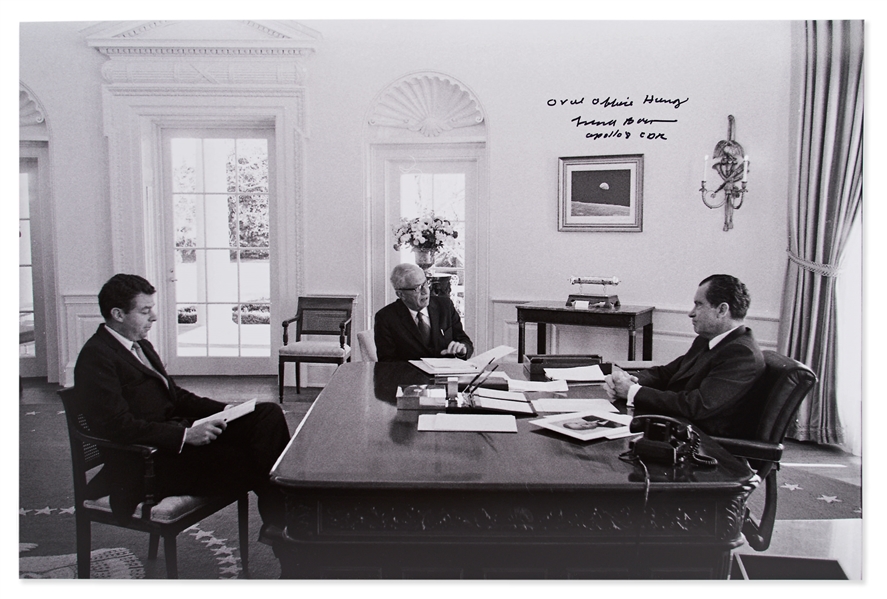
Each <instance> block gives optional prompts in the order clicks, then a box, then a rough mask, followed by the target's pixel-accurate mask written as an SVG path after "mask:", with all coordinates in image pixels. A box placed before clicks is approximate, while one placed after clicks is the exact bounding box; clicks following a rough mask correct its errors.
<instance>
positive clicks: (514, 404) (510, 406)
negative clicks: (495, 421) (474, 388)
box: [474, 396, 534, 414]
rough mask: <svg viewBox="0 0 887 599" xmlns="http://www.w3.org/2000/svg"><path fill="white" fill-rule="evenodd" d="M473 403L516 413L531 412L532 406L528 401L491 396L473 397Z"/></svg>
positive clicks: (481, 406)
mask: <svg viewBox="0 0 887 599" xmlns="http://www.w3.org/2000/svg"><path fill="white" fill-rule="evenodd" d="M474 403H475V405H476V406H477V407H479V408H487V409H490V410H502V411H503V412H514V413H518V414H533V413H534V412H533V408H532V406H530V402H528V401H526V400H524V401H509V400H507V399H493V398H492V397H477V396H475V398H474Z"/></svg>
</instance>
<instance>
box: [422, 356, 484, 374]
mask: <svg viewBox="0 0 887 599" xmlns="http://www.w3.org/2000/svg"><path fill="white" fill-rule="evenodd" d="M422 361H423V362H424V363H425V364H426V365H428V366H431V367H432V368H434V369H435V370H458V371H460V372H465V371H466V370H468V369H474V370H476V369H477V367H476V365H474V364H472V363H471V362H467V361H466V360H460V359H459V358H422Z"/></svg>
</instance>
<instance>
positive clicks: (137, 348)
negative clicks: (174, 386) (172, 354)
mask: <svg viewBox="0 0 887 599" xmlns="http://www.w3.org/2000/svg"><path fill="white" fill-rule="evenodd" d="M132 351H134V352H135V354H136V357H138V359H139V361H141V363H142V364H144V365H145V366H147V367H148V368H150V369H151V370H152V371H153V372H154V373H155V374H157V376H158V377H160V380H162V381H163V384H164V385H166V386H167V387H169V383H167V382H166V377H165V376H163V375H162V374H160V373H159V372H158V371H157V369H156V368H154V366H153V365H152V364H151V361H150V360H148V356H146V355H145V352H143V351H142V346H140V345H139V344H138V343H133V344H132Z"/></svg>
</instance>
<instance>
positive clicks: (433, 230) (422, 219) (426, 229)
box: [394, 212, 459, 270]
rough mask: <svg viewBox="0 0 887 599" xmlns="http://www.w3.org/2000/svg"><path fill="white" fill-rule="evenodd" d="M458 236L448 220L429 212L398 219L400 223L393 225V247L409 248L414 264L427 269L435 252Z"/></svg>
mask: <svg viewBox="0 0 887 599" xmlns="http://www.w3.org/2000/svg"><path fill="white" fill-rule="evenodd" d="M458 236H459V233H458V231H456V230H455V229H454V228H453V224H452V223H451V222H450V221H449V220H447V219H445V218H441V217H439V216H435V215H434V213H433V212H431V213H428V214H426V215H424V216H417V217H416V218H402V219H400V224H399V225H397V226H395V227H394V249H396V250H399V249H401V248H405V247H408V248H410V249H411V250H413V253H414V254H415V257H416V265H417V266H419V268H421V269H422V270H428V269H429V268H431V267H432V266H433V265H434V261H435V258H436V255H437V252H438V251H440V250H441V249H442V248H443V247H444V246H447V245H451V244H452V243H453V241H454V240H455V239H456V237H458Z"/></svg>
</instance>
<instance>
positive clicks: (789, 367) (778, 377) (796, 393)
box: [714, 350, 816, 551]
mask: <svg viewBox="0 0 887 599" xmlns="http://www.w3.org/2000/svg"><path fill="white" fill-rule="evenodd" d="M763 354H764V362H765V364H766V369H765V371H764V375H763V376H762V377H761V380H759V381H758V382H757V383H756V384H755V388H754V389H753V390H752V394H751V395H750V397H752V398H762V401H761V404H760V405H761V408H760V415H761V418H760V420H759V421H758V425H757V432H756V434H755V438H754V439H751V440H746V439H728V438H724V437H714V440H715V441H717V442H718V443H720V444H721V446H722V447H723V448H724V449H726V450H727V451H729V452H730V453H732V454H733V455H735V456H737V457H742V458H746V459H747V460H748V461H749V465H750V466H751V467H752V469H753V470H754V471H755V472H756V473H757V475H758V476H759V477H760V478H761V480H763V481H765V483H766V490H765V493H766V494H765V497H764V511H763V514H762V515H761V519H760V521H759V522H758V523H755V521H754V519H753V517H752V515H751V513H750V512H749V510H748V508H746V509H745V521H744V522H743V525H742V533H743V534H744V535H745V538H746V540H747V541H748V544H749V545H750V546H751V547H752V548H753V549H755V550H756V551H765V550H766V549H767V548H768V547H769V546H770V538H771V536H772V534H773V524H774V523H775V521H776V491H777V488H778V486H777V483H776V472H777V471H778V470H779V460H780V459H782V450H783V446H782V442H783V440H785V434H786V432H787V431H788V427H789V425H790V424H791V423H792V422H793V421H794V420H795V414H796V413H797V411H798V408H799V407H800V405H801V401H803V399H804V397H806V395H807V393H809V392H810V389H812V388H813V385H814V384H816V375H815V374H813V371H812V370H810V369H809V368H807V367H806V366H805V365H803V364H801V363H800V362H798V361H796V360H793V359H791V358H788V357H785V356H782V355H780V354H778V353H776V352H774V351H769V350H764V352H763Z"/></svg>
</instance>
